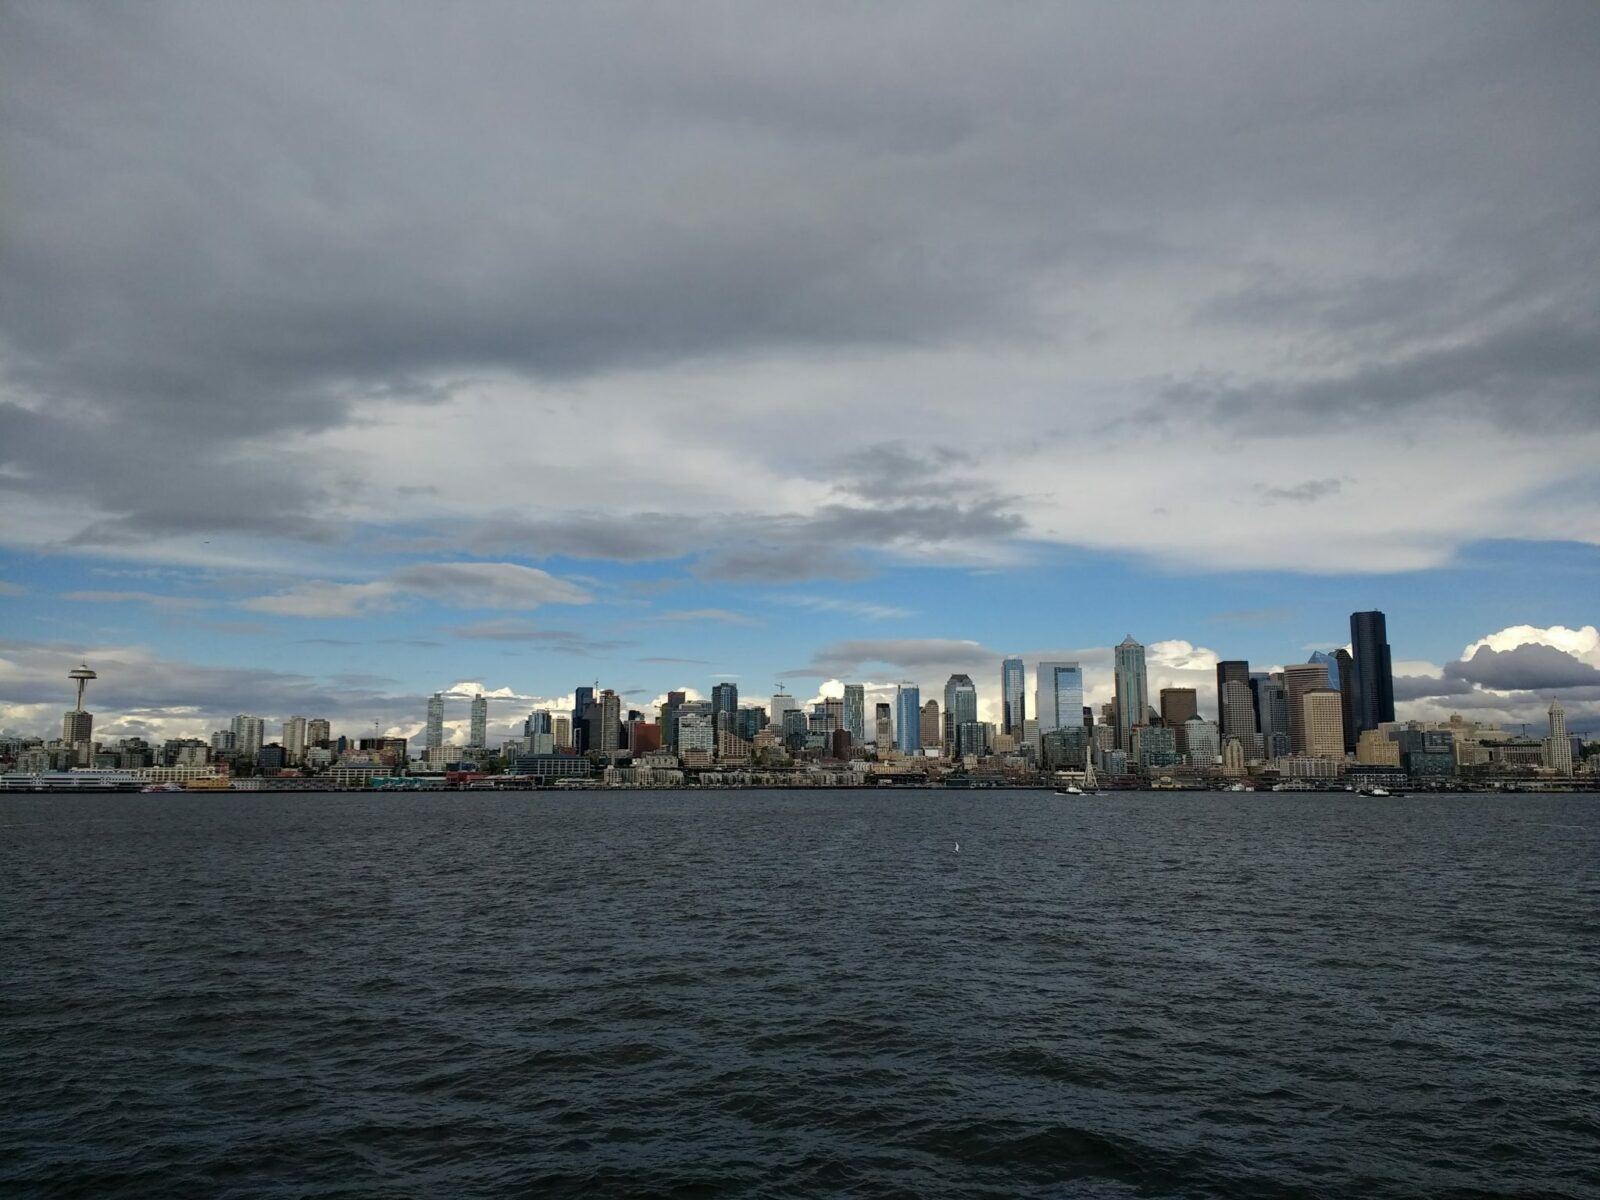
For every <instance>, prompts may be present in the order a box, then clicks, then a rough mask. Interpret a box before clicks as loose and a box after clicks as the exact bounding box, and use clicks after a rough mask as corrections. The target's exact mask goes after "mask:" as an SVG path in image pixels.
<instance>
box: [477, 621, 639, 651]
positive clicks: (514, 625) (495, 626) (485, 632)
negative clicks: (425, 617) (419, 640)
mask: <svg viewBox="0 0 1600 1200" xmlns="http://www.w3.org/2000/svg"><path fill="white" fill-rule="evenodd" d="M445 632H447V633H451V634H454V635H455V636H456V637H458V638H463V639H465V640H467V641H480V642H532V643H535V644H538V645H542V646H545V647H547V648H548V649H551V650H554V651H556V652H558V653H561V654H578V655H600V654H610V653H612V652H614V651H616V650H620V649H623V648H624V647H626V646H631V645H633V643H632V642H629V641H622V640H615V639H612V640H608V639H603V638H591V637H588V636H587V635H585V634H582V633H578V632H575V631H573V630H570V629H542V628H540V627H539V626H536V625H534V624H533V622H531V621H527V620H524V619H523V618H521V617H502V618H498V619H491V620H486V621H474V622H472V623H470V624H467V625H457V626H453V627H452V628H450V629H447V630H446V631H445Z"/></svg>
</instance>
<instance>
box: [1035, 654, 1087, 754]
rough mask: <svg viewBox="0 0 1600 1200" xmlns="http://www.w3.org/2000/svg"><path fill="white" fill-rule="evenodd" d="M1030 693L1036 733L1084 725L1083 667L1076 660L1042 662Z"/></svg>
mask: <svg viewBox="0 0 1600 1200" xmlns="http://www.w3.org/2000/svg"><path fill="white" fill-rule="evenodd" d="M1036 684H1037V686H1036V688H1035V690H1034V694H1033V709H1034V716H1035V717H1036V718H1038V721H1039V736H1040V737H1043V736H1044V735H1045V734H1047V733H1052V732H1054V731H1055V730H1057V729H1068V728H1073V727H1077V726H1081V725H1082V724H1083V668H1082V667H1081V666H1079V665H1078V664H1077V663H1075V662H1042V663H1040V664H1039V674H1038V676H1037V679H1036Z"/></svg>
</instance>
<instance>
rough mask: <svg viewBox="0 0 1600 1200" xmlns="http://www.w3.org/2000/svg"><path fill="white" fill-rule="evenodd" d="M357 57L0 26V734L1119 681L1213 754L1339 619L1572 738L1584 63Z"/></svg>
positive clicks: (1505, 15)
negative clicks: (80, 673) (1370, 629)
mask: <svg viewBox="0 0 1600 1200" xmlns="http://www.w3.org/2000/svg"><path fill="white" fill-rule="evenodd" d="M373 12H374V10H372V9H368V8H365V7H363V6H362V5H360V4H352V5H349V6H336V7H327V8H323V9H308V8H301V7H296V6H294V5H286V6H285V5H271V6H269V5H244V6H239V7H237V8H234V7H231V6H230V7H227V8H223V9H216V8H212V7H209V6H198V7H197V6H193V5H187V6H186V5H168V4H164V3H160V2H159V0H157V2H152V3H149V4H141V5H139V6H137V7H136V8H134V9H130V10H129V11H127V12H125V13H123V14H122V15H121V18H120V20H118V21H95V20H88V19H86V18H84V16H83V15H82V12H81V11H80V10H78V9H76V8H75V7H74V6H72V5H49V4H27V3H23V4H15V5H8V6H6V8H5V10H4V12H0V154H3V156H4V160H5V162H6V164H7V168H8V171H7V174H8V179H10V180H12V181H14V182H15V186H13V187H11V188H10V189H9V190H8V192H7V199H6V231H7V234H8V236H7V237H5V238H4V239H0V271H3V272H4V275H5V278H6V279H7V281H8V282H9V283H10V284H11V287H10V288H8V289H7V292H6V297H5V298H4V299H0V430H3V436H0V494H3V503H0V729H12V730H17V731H45V730H49V729H51V728H54V727H55V726H57V725H58V723H59V720H60V702H59V700H58V699H57V692H56V688H57V684H58V679H57V677H58V675H59V672H60V663H61V662H62V661H63V660H65V659H70V660H71V661H72V662H74V663H76V662H80V661H89V662H90V663H91V664H95V665H98V666H99V667H101V668H102V669H103V670H104V671H105V673H106V678H104V679H103V680H102V681H101V686H99V687H98V688H97V695H101V696H103V697H105V700H106V703H107V711H108V712H115V713H118V714H120V716H119V717H118V718H117V719H118V721H119V722H120V724H118V725H117V726H115V727H114V728H115V729H120V730H123V731H126V732H127V733H130V734H138V733H140V732H149V733H153V734H156V735H157V736H159V735H161V734H162V733H164V732H169V731H180V730H183V731H187V730H189V729H192V728H195V727H196V726H198V725H201V724H210V723H212V722H214V721H216V720H219V719H220V720H222V721H224V722H225V721H226V720H227V719H228V716H229V714H230V713H236V712H238V711H241V710H242V709H244V708H246V706H249V707H257V706H260V707H266V708H270V709H271V711H274V712H279V711H285V712H290V713H292V712H295V711H299V710H301V709H310V708H313V707H314V708H315V709H316V710H317V711H321V712H325V713H328V714H330V715H331V716H332V717H333V718H334V719H337V720H341V721H345V722H347V723H348V724H350V725H351V726H359V725H361V724H363V723H365V722H369V721H371V720H378V721H380V722H381V723H382V724H383V725H384V726H385V727H394V728H398V727H399V726H400V725H402V724H404V725H405V726H407V727H409V726H411V725H412V724H414V723H415V721H416V720H417V719H418V718H417V717H416V715H415V713H416V710H417V703H416V698H417V697H419V696H428V695H431V694H432V693H434V692H437V691H441V690H450V689H454V688H462V689H473V688H478V689H481V690H483V691H484V692H485V694H487V695H490V696H491V697H492V696H494V695H497V694H512V695H519V696H529V697H532V698H540V697H543V698H545V699H548V700H551V701H552V702H554V701H557V700H559V699H561V698H563V697H566V696H567V695H568V694H569V693H570V692H571V690H572V688H573V687H574V683H573V681H574V680H591V681H592V680H594V679H597V678H598V679H602V680H604V681H607V682H608V683H609V684H610V685H612V686H613V687H614V688H615V689H616V690H617V691H618V694H619V695H622V696H625V697H628V696H637V697H643V698H646V699H648V698H653V697H654V696H656V695H659V694H663V693H665V692H666V691H669V690H676V689H681V688H683V687H693V688H694V689H695V690H696V691H697V692H699V693H702V694H707V695H709V692H710V690H711V688H712V687H713V686H714V685H715V684H716V683H717V682H720V681H721V679H722V677H723V676H738V682H739V683H740V684H741V686H742V687H743V689H744V690H745V691H746V692H752V691H753V692H756V693H762V692H766V691H768V690H769V689H771V688H772V687H773V685H774V684H775V682H776V681H779V680H784V681H788V682H789V683H791V684H792V685H793V686H794V687H795V688H796V689H803V690H805V691H806V692H807V693H808V695H810V694H815V691H816V689H817V688H818V687H819V685H820V684H822V683H824V682H826V681H828V680H834V679H838V680H843V679H846V678H847V677H851V676H854V677H857V678H861V679H864V680H870V681H872V682H875V683H881V684H893V683H894V682H895V681H897V680H901V679H906V678H911V679H913V680H915V681H916V682H917V683H918V684H919V686H920V689H921V694H922V695H923V696H924V697H927V698H930V699H932V698H937V697H939V696H940V695H941V694H942V687H943V684H944V681H945V679H946V678H947V676H948V675H949V674H951V673H955V672H965V673H968V674H970V675H972V677H973V679H974V680H975V681H976V682H977V684H978V686H979V690H980V698H981V703H982V704H983V705H984V712H985V715H986V717H987V718H988V719H994V720H997V721H998V720H1000V719H1001V717H1002V714H1000V713H997V712H996V711H994V709H993V705H994V703H995V699H994V691H995V689H994V686H993V685H992V684H991V682H990V680H991V678H992V675H993V667H992V662H991V660H992V659H993V658H997V657H1003V656H1004V655H1007V654H1022V655H1024V656H1025V657H1027V658H1028V660H1029V662H1030V663H1032V662H1036V661H1039V660H1041V659H1044V660H1059V661H1066V662H1070V661H1080V662H1082V663H1083V665H1084V669H1085V672H1086V682H1087V684H1088V696H1087V698H1086V702H1089V703H1096V704H1098V703H1103V702H1105V700H1106V699H1108V698H1109V697H1108V696H1107V695H1106V694H1105V689H1106V687H1107V683H1106V681H1107V678H1108V676H1107V674H1106V669H1107V660H1106V655H1107V653H1108V647H1109V646H1113V645H1115V643H1116V640H1118V639H1120V638H1121V637H1122V636H1123V635H1124V634H1125V633H1127V632H1129V631H1132V632H1134V633H1135V634H1136V635H1137V637H1138V639H1139V640H1140V641H1141V643H1142V644H1143V645H1145V646H1146V648H1147V657H1148V672H1149V679H1148V681H1147V691H1148V694H1149V696H1151V697H1154V696H1158V695H1159V692H1160V689H1161V688H1162V687H1172V686H1190V685H1193V686H1196V687H1197V688H1199V689H1200V692H1201V694H1202V697H1203V711H1205V712H1207V713H1208V714H1214V713H1215V712H1216V703H1215V697H1214V696H1213V695H1212V692H1211V689H1212V688H1214V686H1215V683H1214V678H1215V677H1214V665H1213V664H1212V661H1211V660H1213V659H1220V660H1232V659H1246V660H1248V661H1250V662H1251V663H1285V662H1293V661H1295V660H1296V659H1298V658H1301V657H1304V655H1305V654H1308V653H1310V652H1311V651H1312V650H1313V649H1316V650H1321V651H1323V652H1331V651H1332V650H1334V649H1335V648H1337V647H1342V646H1344V645H1346V644H1349V643H1350V630H1349V624H1348V615H1349V613H1350V612H1352V611H1365V610H1372V609H1382V610H1383V611H1385V612H1386V613H1387V614H1388V631H1387V637H1388V642H1389V644H1391V645H1392V646H1393V647H1394V648H1395V650H1394V653H1395V656H1396V661H1395V676H1396V679H1397V683H1396V689H1397V694H1396V696H1395V702H1396V707H1397V711H1399V712H1414V713H1421V714H1440V715H1442V714H1445V713H1448V712H1450V711H1453V710H1455V709H1458V708H1459V709H1462V710H1464V711H1468V712H1471V713H1475V714H1480V715H1483V716H1485V717H1486V718H1489V719H1495V720H1498V721H1502V722H1517V723H1520V722H1523V721H1527V722H1535V721H1542V720H1544V719H1545V710H1546V708H1547V706H1548V702H1549V696H1548V695H1547V694H1546V693H1548V692H1549V691H1550V690H1551V689H1555V690H1557V691H1559V693H1560V695H1561V697H1562V702H1563V706H1564V709H1565V713H1566V716H1567V719H1568V721H1569V722H1570V723H1572V724H1574V725H1575V726H1577V725H1581V724H1587V723H1592V722H1593V721H1594V720H1595V718H1596V715H1597V714H1600V639H1597V638H1596V637H1595V635H1594V634H1593V632H1592V631H1593V629H1594V627H1595V625H1596V623H1597V620H1600V616H1597V612H1596V606H1595V597H1596V595H1600V482H1597V479H1600V477H1597V475H1596V472H1595V471H1594V467H1593V464H1594V462H1595V461H1596V460H1597V458H1600V410H1597V408H1596V405H1597V393H1596V391H1595V388H1594V379H1595V378H1596V377H1597V376H1600V306H1597V304H1596V300H1595V289H1594V287H1593V280H1592V277H1591V276H1592V271H1591V270H1590V268H1589V263H1590V262H1591V261H1592V258H1593V255H1592V254H1591V253H1589V252H1588V251H1589V250H1590V249H1591V248H1592V247H1593V246H1594V245H1595V244H1597V242H1600V214H1597V213H1596V210H1595V208H1594V205H1593V202H1592V197H1593V196H1594V195H1596V194H1600V144H1597V142H1596V140H1595V138H1594V137H1593V135H1592V132H1591V131H1590V129H1589V125H1590V123H1591V122H1590V121H1589V114H1590V113H1591V112H1593V111H1595V110H1596V109H1597V108H1600V73H1597V72H1595V71H1594V69H1593V65H1594V61H1595V58H1596V53H1595V49H1596V47H1597V46H1600V10H1596V9H1594V8H1593V7H1592V6H1581V5H1580V6H1564V7H1563V6H1548V7H1547V6H1542V5H1534V6H1531V7H1529V6H1518V7H1517V8H1515V9H1512V8H1507V7H1502V6H1493V5H1471V4H1468V5H1450V6H1448V7H1434V6H1430V5H1428V4H1419V5H1414V6H1406V7H1405V8H1403V9H1393V10H1382V11H1379V10H1371V11H1363V12H1360V13H1354V14H1352V13H1350V12H1347V11H1345V10H1344V9H1342V8H1335V7H1332V6H1297V5H1270V6H1255V5H1237V6H1235V5H1230V4H1226V3H1225V4H1221V5H1218V6H1207V7H1206V8H1204V9H1194V10H1175V11H1171V12H1164V13H1162V14H1161V16H1160V17H1159V18H1158V19H1152V18H1151V16H1150V15H1149V14H1147V13H1144V12H1142V11H1140V10H1139V9H1137V8H1133V7H1127V6H1118V5H1107V6H1092V7H1091V8H1088V9H1075V8H1073V7H1072V6H1061V7H1060V8H1059V9H1048V8H1047V9H1040V10H1035V11H1032V12H1031V13H1030V15H1029V16H1028V18H1027V19H1025V20H1024V19H1019V20H1017V21H1015V22H1011V21H1007V22H996V21H993V20H991V19H988V17H987V15H986V14H984V13H982V12H981V11H980V10H977V9H970V10H964V9H962V8H960V7H959V6H957V7H954V8H942V9H940V10H938V11H937V12H928V13H921V14H919V15H918V19H917V21H916V36H915V37H907V36H905V34H904V29H903V27H902V25H901V23H900V21H897V20H896V18H895V16H894V14H892V13H889V12H883V11H877V10H873V9H870V8H860V9H855V10H843V11H837V12H829V13H826V14H824V13H818V12H814V11H808V10H804V9H798V10H792V11H791V10H787V9H776V8H773V9H749V10H736V11H728V10H716V11H714V12H712V11H698V10H695V11H687V12H684V13H681V14H677V15H676V17H675V18H674V20H673V22H672V25H673V30H674V32H675V33H676V34H678V35H680V36H679V37H678V38H677V41H678V42H680V43H681V44H680V45H678V46H677V47H676V49H675V52H674V53H672V54H663V53H661V52H660V45H661V36H660V32H661V31H660V30H659V28H658V27H657V25H656V23H655V22H656V20H657V19H659V18H650V19H646V18H642V17H641V18H639V19H636V20H635V19H628V20H618V19H617V18H616V16H615V15H609V16H608V15H607V14H606V13H605V12H603V11H599V10H595V11H590V10H588V9H586V8H579V9H573V10H559V9H558V10H547V11H536V10H535V9H533V8H530V9H528V10H522V9H516V8H511V9H483V10H477V9H471V10H464V11H460V12H455V11H452V12H450V13H445V12H443V11H442V10H440V9H439V8H438V6H436V5H428V4H420V3H419V4H407V3H406V2H405V0H395V3H394V4H392V5H388V6H385V7H384V8H383V10H382V24H383V25H384V27H385V29H386V30H387V31H389V32H388V35H387V36H385V37H383V38H375V37H373V36H372V29H371V26H372V22H373V21H374V19H375V18H374V17H373V15H372V14H373ZM597 60H601V61H605V62H608V63H612V64H616V67H617V69H615V70H608V71H605V72H596V71H593V70H590V69H587V67H586V66H584V64H588V63H591V62H593V61H597ZM1285 63H1292V64H1293V68H1292V69H1285V67H1284V65H1283V64H1285ZM98 64H115V69H106V70H101V69H98V66H97V65H98ZM1130 78H1135V79H1140V80H1151V81H1157V82H1158V84H1159V85H1158V86H1149V87H1137V88H1131V89H1130V88H1129V87H1128V86H1127V80H1128V79H1130ZM1112 98H1114V100H1115V102H1114V103H1111V102H1109V101H1110V100H1111V99H1112ZM307 112H314V113H317V114H324V115H325V117H326V119H320V120H306V119H301V117H300V116H298V115H291V114H305V113H307ZM641 113H649V114H650V119H649V120H640V119H639V115H640V114H641ZM1264 114H1270V119H1264ZM1486 130H1493V131H1495V136H1485V131H1486ZM112 177H114V178H115V179H116V180H117V183H118V186H117V187H116V188H115V189H114V191H113V190H111V189H108V188H107V187H106V186H105V180H106V179H107V178H112ZM113 195H114V200H113V199H112V196H113ZM1486 640H1487V642H1488V643H1489V645H1488V647H1487V649H1488V655H1481V654H1479V650H1478V649H1477V648H1478V647H1480V645H1481V644H1482V643H1484V642H1485V641H1486ZM1524 647H1531V648H1532V649H1524ZM1474 655H1478V657H1477V658H1474ZM1469 660H1471V661H1469ZM113 673H114V677H113ZM1208 680H1210V681H1211V682H1209V683H1208V682H1207V681H1208ZM1399 681H1403V682H1399ZM1023 694H1024V695H1026V696H1027V697H1028V698H1029V699H1031V698H1032V697H1033V694H1034V684H1033V681H1031V680H1030V681H1029V684H1028V686H1027V688H1026V691H1025V692H1024V693H1023ZM313 702H314V703H313ZM495 703H496V702H495V701H494V700H492V699H491V701H490V704H491V711H490V713H489V720H490V722H491V724H492V723H493V722H494V721H495V720H497V719H498V714H497V713H496V712H495V711H494V705H495ZM867 721H868V718H867V716H866V714H865V713H864V714H863V724H866V723H867ZM452 722H453V724H452V736H456V735H457V732H458V727H457V725H456V724H455V722H456V717H455V715H454V714H453V715H452ZM1349 723H1350V719H1349V717H1348V715H1347V717H1346V724H1347V725H1349Z"/></svg>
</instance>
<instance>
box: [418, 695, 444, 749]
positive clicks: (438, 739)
mask: <svg viewBox="0 0 1600 1200" xmlns="http://www.w3.org/2000/svg"><path fill="white" fill-rule="evenodd" d="M442 745H444V693H443V692H435V693H434V694H433V695H431V696H429V697H428V724H427V726H426V730H425V732H424V733H423V737H422V748H423V749H424V750H437V749H438V748H439V747H440V746H442Z"/></svg>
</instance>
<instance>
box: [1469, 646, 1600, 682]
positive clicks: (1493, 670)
mask: <svg viewBox="0 0 1600 1200" xmlns="http://www.w3.org/2000/svg"><path fill="white" fill-rule="evenodd" d="M1445 674H1446V675H1449V676H1450V677H1452V678H1454V679H1459V680H1463V681H1464V682H1466V683H1468V684H1474V683H1475V684H1479V685H1481V686H1483V687H1486V688H1493V689H1495V690H1497V691H1555V690H1559V689H1562V688H1577V687H1593V686H1600V668H1596V667H1593V666H1591V665H1590V664H1588V663H1586V662H1584V661H1583V660H1582V659H1579V658H1574V657H1573V656H1572V655H1570V654H1567V653H1566V652H1565V651H1562V650H1558V649H1556V648H1555V647H1554V646H1545V645H1540V644H1538V643H1535V642H1524V643H1523V644H1522V645H1520V646H1517V647H1515V648H1514V649H1511V650H1491V649H1490V648H1489V647H1488V646H1480V647H1478V651H1477V653H1475V654H1474V655H1473V656H1472V657H1471V658H1469V659H1467V660H1465V661H1464V662H1453V663H1450V664H1449V665H1448V666H1446V667H1445Z"/></svg>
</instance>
